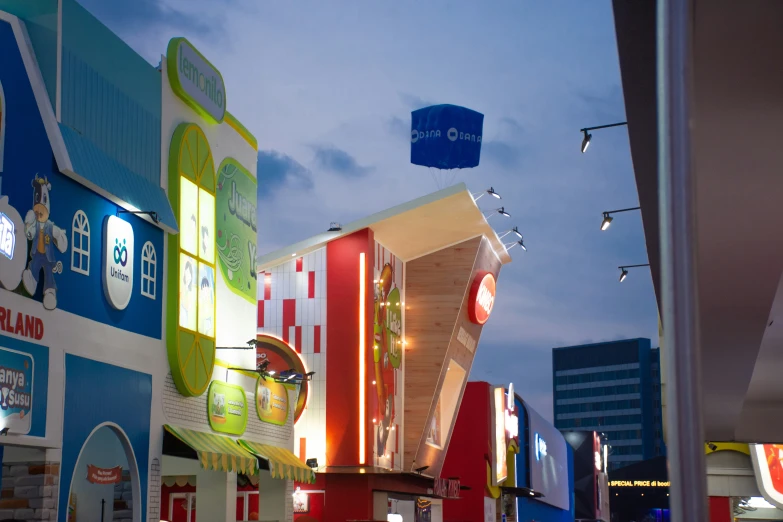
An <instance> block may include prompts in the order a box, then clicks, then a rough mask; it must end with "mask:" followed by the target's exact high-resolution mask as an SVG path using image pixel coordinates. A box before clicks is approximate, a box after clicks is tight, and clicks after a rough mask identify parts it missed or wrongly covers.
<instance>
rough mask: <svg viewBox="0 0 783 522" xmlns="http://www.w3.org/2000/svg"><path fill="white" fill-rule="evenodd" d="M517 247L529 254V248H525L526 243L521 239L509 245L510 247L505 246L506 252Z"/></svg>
mask: <svg viewBox="0 0 783 522" xmlns="http://www.w3.org/2000/svg"><path fill="white" fill-rule="evenodd" d="M517 245H518V246H519V247H520V248H522V250H524V251H525V252H527V247H526V246H525V242H524V241H522V240H521V239H520V240H519V241H514V242H513V243H510V244H508V245H503V246H505V247H506V250H511V249H512V248H514V247H515V246H517Z"/></svg>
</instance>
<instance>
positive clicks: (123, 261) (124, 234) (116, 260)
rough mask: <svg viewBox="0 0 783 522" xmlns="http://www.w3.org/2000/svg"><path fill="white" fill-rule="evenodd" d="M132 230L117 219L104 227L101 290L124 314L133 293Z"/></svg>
mask: <svg viewBox="0 0 783 522" xmlns="http://www.w3.org/2000/svg"><path fill="white" fill-rule="evenodd" d="M134 250H135V245H134V243H133V227H132V226H131V224H130V223H128V222H127V221H123V220H122V219H120V218H118V217H117V216H108V217H107V218H106V221H105V223H104V226H103V290H104V294H105V295H106V300H107V301H109V304H110V305H111V306H112V307H113V308H115V309H117V310H125V308H126V307H127V306H128V303H129V302H130V299H131V294H132V293H133V252H134Z"/></svg>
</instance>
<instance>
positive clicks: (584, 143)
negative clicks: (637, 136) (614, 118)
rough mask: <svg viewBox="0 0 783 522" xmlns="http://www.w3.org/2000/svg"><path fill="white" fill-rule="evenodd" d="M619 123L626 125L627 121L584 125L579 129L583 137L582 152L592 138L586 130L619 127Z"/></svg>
mask: <svg viewBox="0 0 783 522" xmlns="http://www.w3.org/2000/svg"><path fill="white" fill-rule="evenodd" d="M621 125H628V122H625V121H621V122H619V123H610V124H609V125H598V126H596V127H585V128H584V129H579V130H580V131H582V134H584V138H582V154H584V152H585V151H586V150H587V147H589V146H590V140H591V139H592V138H593V135H592V134H590V133H589V132H587V131H591V130H597V129H608V128H610V127H620V126H621Z"/></svg>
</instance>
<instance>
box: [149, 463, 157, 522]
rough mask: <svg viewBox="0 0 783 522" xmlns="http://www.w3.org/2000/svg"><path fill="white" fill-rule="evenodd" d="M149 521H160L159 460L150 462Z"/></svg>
mask: <svg viewBox="0 0 783 522" xmlns="http://www.w3.org/2000/svg"><path fill="white" fill-rule="evenodd" d="M149 505H150V507H149V517H148V521H149V522H160V460H159V459H158V458H157V457H156V458H154V459H152V463H151V464H150V494H149Z"/></svg>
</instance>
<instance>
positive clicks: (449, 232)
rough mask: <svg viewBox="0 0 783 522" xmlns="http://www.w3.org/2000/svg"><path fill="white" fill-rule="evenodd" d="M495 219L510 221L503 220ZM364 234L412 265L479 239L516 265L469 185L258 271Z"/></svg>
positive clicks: (280, 253) (318, 241) (262, 263)
mask: <svg viewBox="0 0 783 522" xmlns="http://www.w3.org/2000/svg"><path fill="white" fill-rule="evenodd" d="M489 199H490V200H492V198H489ZM492 201H495V200H492ZM496 219H498V220H500V219H506V218H504V217H502V216H501V217H497V218H496ZM508 226H509V227H510V225H508ZM365 228H371V229H372V231H373V233H374V235H375V239H376V240H377V241H378V242H380V243H381V244H382V245H383V246H384V247H386V248H388V249H389V250H390V251H392V252H394V255H396V256H397V257H399V258H400V259H402V260H403V261H410V260H411V259H415V258H417V257H421V256H423V255H426V254H429V253H431V252H435V251H438V250H441V249H443V248H446V247H448V246H451V245H455V244H457V243H461V242H463V241H466V240H468V239H471V238H474V237H479V236H485V237H486V238H487V239H488V240H489V243H490V245H491V246H492V249H493V250H494V252H495V254H496V255H497V256H498V259H500V262H501V263H502V264H506V263H510V262H511V256H510V255H509V253H508V250H507V249H506V248H505V247H504V246H503V241H502V240H501V239H500V237H499V236H498V234H497V233H496V232H495V230H494V229H493V228H492V226H491V225H490V224H489V223H488V222H487V219H486V218H485V217H484V212H482V211H481V210H480V209H479V208H478V206H477V205H476V202H475V201H474V199H473V196H471V194H470V192H468V189H467V187H466V186H465V184H464V183H458V184H456V185H454V186H452V187H449V188H446V189H443V190H440V191H438V192H434V193H432V194H428V195H426V196H423V197H421V198H418V199H414V200H413V201H409V202H408V203H403V204H402V205H398V206H396V207H392V208H390V209H387V210H384V211H382V212H378V213H377V214H373V215H371V216H369V217H366V218H364V219H360V220H358V221H354V222H353V223H349V224H347V225H345V226H343V228H342V230H340V231H337V232H325V233H323V234H319V235H317V236H313V237H311V238H309V239H305V240H304V241H300V242H299V243H295V244H293V245H290V246H288V247H285V248H282V249H280V250H277V251H275V252H271V253H269V254H266V255H264V256H262V257H261V258H260V259H259V265H258V268H259V270H265V269H267V268H270V267H273V266H276V265H278V264H280V263H282V262H284V261H286V260H289V259H291V257H292V256H293V255H297V256H301V255H303V254H306V253H308V252H312V251H313V250H316V249H318V248H321V247H322V246H324V245H325V244H326V243H328V242H329V241H334V240H335V239H338V238H340V237H343V236H346V235H348V234H351V233H353V232H356V231H358V230H362V229H365ZM513 239H517V238H516V236H513ZM511 241H512V239H510V238H509V239H507V242H511Z"/></svg>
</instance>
